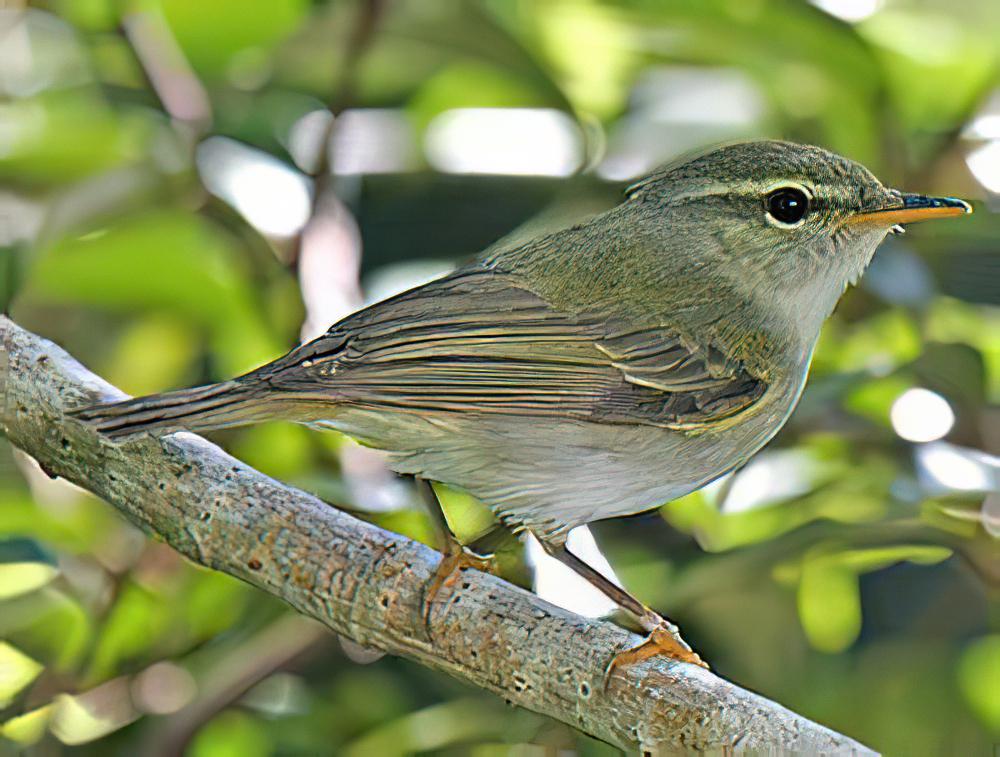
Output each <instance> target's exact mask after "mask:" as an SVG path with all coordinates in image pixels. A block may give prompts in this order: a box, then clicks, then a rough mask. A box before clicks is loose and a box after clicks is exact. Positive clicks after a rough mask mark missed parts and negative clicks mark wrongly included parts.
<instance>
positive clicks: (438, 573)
mask: <svg viewBox="0 0 1000 757" xmlns="http://www.w3.org/2000/svg"><path fill="white" fill-rule="evenodd" d="M469 568H473V569H475V570H479V571H482V572H483V573H492V572H493V570H494V566H493V556H492V555H477V554H476V553H475V552H473V551H472V550H471V549H469V548H467V547H463V546H462V545H461V544H459V543H458V542H455V541H453V542H451V543H450V545H449V549H447V550H445V552H444V555H443V556H442V558H441V562H439V563H438V566H437V569H436V570H435V571H434V576H433V577H432V578H431V580H430V583H429V584H428V585H427V590H426V592H425V593H424V621H425V622H427V621H429V620H430V615H431V608H432V607H433V606H434V600H435V599H436V597H437V595H438V594H439V593H440V591H441V590H442V589H450V588H452V587H454V585H455V584H456V583H457V581H458V579H459V578H461V576H462V573H463V572H464V571H466V570H468V569H469Z"/></svg>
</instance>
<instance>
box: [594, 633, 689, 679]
mask: <svg viewBox="0 0 1000 757" xmlns="http://www.w3.org/2000/svg"><path fill="white" fill-rule="evenodd" d="M661 655H662V656H664V657H668V658H670V659H671V660H677V661H678V662H689V663H691V664H692V665H698V666H700V667H703V668H705V669H706V670H708V669H709V667H708V663H706V662H705V661H704V660H703V659H701V657H700V656H699V655H698V653H697V652H695V651H694V650H693V649H691V646H690V645H689V644H688V643H687V642H686V641H684V639H682V638H681V634H680V630H679V629H678V628H677V626H675V625H674V624H673V623H671V622H670V621H668V620H666V619H664V618H660V623H659V625H657V626H656V627H655V628H653V630H652V631H650V634H649V636H647V637H646V640H645V641H644V642H642V644H640V645H639V646H637V647H632V648H631V649H626V650H625V651H623V652H619V653H618V654H617V655H615V656H614V658H613V659H612V660H611V662H610V663H609V664H608V667H607V670H605V672H604V687H605V688H607V686H608V683H609V682H610V681H611V676H612V675H613V674H614V672H615V670H617V669H618V668H624V667H628V666H630V665H635V664H636V663H639V662H642V661H643V660H648V659H649V658H650V657H659V656H661Z"/></svg>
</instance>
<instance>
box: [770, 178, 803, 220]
mask: <svg viewBox="0 0 1000 757" xmlns="http://www.w3.org/2000/svg"><path fill="white" fill-rule="evenodd" d="M808 212H809V195H808V194H806V192H805V191H804V190H802V189H799V188H798V187H779V188H778V189H775V190H774V191H772V192H770V193H769V194H768V195H767V214H768V215H769V216H770V217H771V218H772V219H773V220H775V221H777V223H778V225H779V226H795V225H797V224H798V223H799V222H800V221H802V219H803V218H805V217H806V213H808Z"/></svg>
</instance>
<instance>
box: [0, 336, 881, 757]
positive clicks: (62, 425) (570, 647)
mask: <svg viewBox="0 0 1000 757" xmlns="http://www.w3.org/2000/svg"><path fill="white" fill-rule="evenodd" d="M0 344H3V352H2V353H0V390H2V395H0V396H2V402H3V404H2V407H0V410H2V429H3V431H4V433H5V434H6V435H7V437H8V438H9V439H10V441H11V442H12V443H13V444H14V445H16V446H18V447H20V448H21V449H23V450H24V451H25V452H27V453H28V454H30V455H32V456H33V457H34V458H35V459H36V460H38V461H39V463H40V464H41V465H42V466H43V468H45V469H46V470H47V471H48V472H49V473H50V474H52V475H59V476H62V477H63V478H65V479H67V480H69V481H72V482H74V483H76V484H78V485H80V486H83V487H85V488H86V489H88V490H90V491H92V492H93V493H95V494H97V495H98V496H100V497H102V498H104V499H105V500H107V501H108V502H110V503H111V504H112V505H113V506H114V507H116V508H117V509H118V510H119V511H120V512H121V513H122V514H123V515H125V517H127V518H128V519H129V520H131V521H132V522H133V523H136V524H137V525H138V526H140V527H141V528H143V529H144V530H145V531H146V532H148V533H151V534H155V535H156V536H158V537H160V538H162V539H163V540H165V541H166V542H167V543H168V544H170V545H171V546H172V547H173V548H174V549H176V550H178V551H179V552H181V553H182V554H184V555H185V556H186V557H188V558H189V559H191V560H193V561H195V562H197V563H200V564H202V565H206V566H208V567H210V568H214V569H216V570H221V571H224V572H226V573H229V574H230V575H233V576H236V577H237V578H240V579H242V580H244V581H247V582H248V583H250V584H253V585H254V586H256V587H258V588H259V589H261V590H262V591H266V592H268V593H270V594H273V595H275V596H278V597H280V598H281V599H283V600H284V601H285V602H287V603H288V604H290V605H291V606H292V607H294V608H295V609H296V610H298V611H299V612H301V613H303V614H305V615H308V616H311V617H313V618H316V619H318V620H319V621H321V622H322V623H324V624H325V625H327V626H328V627H329V628H331V629H333V630H334V631H336V632H337V633H339V634H342V635H344V636H347V637H349V638H351V639H353V640H354V641H356V642H358V643H360V644H364V645H367V646H374V647H377V648H380V649H383V650H385V651H387V652H389V653H391V654H396V655H400V656H403V657H407V658H409V659H411V660H414V661H416V662H418V663H420V664H422V665H426V666H428V667H430V668H433V669H435V670H440V671H443V672H446V673H448V674H450V675H453V676H455V677H456V678H459V679H461V680H464V681H467V682H469V683H472V684H474V685H476V686H479V687H481V688H483V689H486V690H488V691H492V692H494V693H495V694H498V695H500V696H502V697H504V698H505V699H507V700H508V701H510V702H511V703H512V704H515V705H518V706H521V707H526V708H528V709H530V710H533V711H535V712H539V713H543V714H545V715H548V716H550V717H553V718H555V719H557V720H561V721H562V722H564V723H568V724H570V725H572V726H574V727H576V728H578V729H580V730H582V731H584V732H586V733H588V734H591V735H592V736H595V737H597V738H599V739H603V740H604V741H607V742H610V743H611V744H614V745H616V746H618V747H620V748H622V749H625V750H627V751H630V752H634V751H636V750H640V751H642V752H643V753H648V754H661V753H668V752H675V751H683V750H706V749H713V750H719V749H722V750H730V749H734V748H735V749H741V750H743V749H745V750H754V751H756V750H761V751H764V750H767V751H794V752H808V753H845V752H849V753H857V754H873V752H871V751H870V750H869V749H867V748H866V747H864V746H862V745H861V744H859V743H857V742H855V741H853V740H851V739H849V738H847V737H846V736H843V735H840V734H838V733H835V732H833V731H831V730H829V729H827V728H825V727H823V726H820V725H817V724H816V723H813V722H811V721H809V720H807V719H805V718H803V717H802V716H800V715H797V714H795V713H793V712H791V711H789V710H787V709H785V708H784V707H781V706H780V705H778V704H775V703H774V702H771V701H769V700H767V699H765V698H763V697H761V696H759V695H757V694H754V693H751V692H749V691H746V690H744V689H741V688H739V687H738V686H735V685H734V684H732V683H730V682H729V681H725V680H723V679H721V678H719V677H717V676H715V675H713V674H712V673H710V672H708V671H705V670H702V669H700V668H697V667H695V666H692V665H683V664H678V663H670V662H667V661H665V660H658V659H654V660H648V661H645V662H643V663H641V664H638V665H635V666H630V667H628V668H627V669H625V670H624V671H622V672H621V673H616V675H615V677H614V678H613V680H612V681H611V682H610V685H609V687H608V689H607V691H605V690H604V689H603V686H602V682H603V676H604V670H605V668H606V666H607V664H608V661H609V660H610V659H611V657H612V656H613V655H614V654H615V653H616V652H617V651H618V650H620V649H623V648H625V647H629V646H632V645H635V644H637V643H638V642H639V641H640V638H639V637H638V636H636V635H635V634H632V633H629V632H628V631H626V630H624V629H622V628H619V627H617V626H615V625H613V624H611V623H607V622H601V621H591V620H586V619H584V618H581V617H578V616H575V615H573V614H572V613H568V612H565V611H563V610H560V609H558V608H556V607H553V606H551V605H549V604H547V603H545V602H543V601H542V600H540V599H538V598H537V597H535V596H534V595H532V594H530V593H528V592H525V591H522V590H521V589H519V588H517V587H514V586H511V585H510V584H507V583H505V582H504V581H502V580H500V579H498V578H496V577H494V576H490V575H486V574H482V573H478V572H475V571H469V572H467V573H465V574H464V577H463V580H462V581H460V582H458V583H457V584H456V586H455V588H454V589H453V590H449V589H445V590H443V591H442V592H441V593H440V594H439V596H438V600H437V601H436V602H435V605H434V608H433V610H432V612H431V615H430V618H429V620H428V621H427V622H426V623H425V621H424V618H423V617H422V597H423V590H424V588H425V585H426V584H427V582H428V581H429V580H430V578H431V575H432V573H433V571H434V568H435V566H436V565H437V563H438V561H439V560H440V555H439V554H438V553H436V552H434V551H433V550H431V549H429V548H427V547H425V546H423V545H422V544H419V543H416V542H413V541H411V540H409V539H407V538H405V537H403V536H400V535H398V534H393V533H389V532H387V531H384V530H382V529H380V528H378V527H376V526H373V525H370V524H367V523H364V522H362V521H359V520H357V519H355V518H353V517H351V516H350V515H347V514H346V513H343V512H340V511H338V510H336V509H335V508H333V507H331V506H329V505H327V504H325V503H323V502H322V501H320V500H319V499H317V498H316V497H314V496H312V495H310V494H306V493H304V492H302V491H299V490H297V489H293V488H291V487H289V486H285V485H283V484H281V483H279V482H277V481H274V480H273V479H270V478H268V477H267V476H264V475H263V474H261V473H259V472H258V471H256V470H254V469H252V468H249V467H248V466H246V465H245V464H243V463H241V462H239V461H238V460H236V459H234V458H232V457H230V456H229V455H227V454H225V453H224V452H223V451H222V450H220V449H219V448H218V447H216V446H214V445H212V444H210V443H209V442H207V441H205V440H204V439H202V438H200V437H197V436H194V435H193V434H175V435H172V436H168V437H164V438H162V439H144V440H141V441H136V442H130V443H127V444H124V445H120V446H115V445H112V444H109V443H108V442H106V441H105V440H104V439H103V438H101V437H100V436H99V435H98V434H96V433H95V432H93V431H92V430H90V429H89V428H87V427H86V426H84V425H82V424H80V423H78V422H76V421H73V420H71V419H69V418H67V417H66V415H65V413H64V408H71V407H77V406H79V405H82V404H85V403H89V402H93V401H95V400H112V399H119V398H121V397H122V396H123V395H122V394H121V392H119V391H118V390H117V389H115V388H114V387H112V386H110V385H109V384H107V383H105V382H104V381H103V380H101V379H100V378H98V377H97V376H95V375H93V374H92V373H90V372H88V371H87V370H86V369H85V368H83V367H82V366H81V365H80V364H79V363H77V362H76V361H75V360H74V359H73V358H72V357H70V356H69V355H68V354H67V353H66V352H64V351H63V350H62V349H60V348H59V347H57V346H56V345H54V344H52V343H51V342H48V341H46V340H44V339H42V338H40V337H38V336H35V335H34V334H31V333H30V332H27V331H25V330H23V329H21V328H20V327H18V326H17V325H16V324H14V323H13V322H12V321H10V320H9V319H7V318H4V317H0Z"/></svg>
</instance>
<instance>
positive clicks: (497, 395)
mask: <svg viewBox="0 0 1000 757" xmlns="http://www.w3.org/2000/svg"><path fill="white" fill-rule="evenodd" d="M971 212H972V208H971V206H970V205H969V204H968V203H966V202H964V201H962V200H958V199H953V198H950V197H945V198H936V197H926V196H923V195H914V194H904V193H901V192H899V191H897V190H894V189H889V188H887V187H885V186H883V185H882V184H881V183H880V182H879V181H878V179H876V178H875V176H874V175H872V173H871V172H870V171H868V170H867V169H866V168H864V167H863V166H861V165H859V164H857V163H855V162H853V161H851V160H848V159H846V158H843V157H840V156H838V155H835V154H833V153H830V152H827V151H826V150H823V149H820V148H818V147H811V146H805V145H799V144H793V143H790V142H780V141H754V142H743V143H738V144H731V145H726V146H723V147H719V148H716V149H713V150H710V151H708V152H705V153H704V154H701V155H699V156H697V157H693V158H689V159H686V160H682V161H679V162H676V163H674V164H672V165H668V166H666V167H664V168H662V169H660V170H658V171H656V172H654V173H652V174H650V175H649V176H647V177H646V178H644V179H642V180H641V181H639V182H638V183H636V184H634V185H632V186H631V187H630V188H629V189H628V190H627V191H626V196H625V199H624V201H623V202H622V203H621V204H620V205H618V206H616V207H614V208H613V209H611V210H609V211H607V212H605V213H603V214H601V215H598V216H596V217H594V218H592V219H590V220H587V221H585V222H582V223H580V224H578V225H575V226H571V227H569V228H565V229H562V230H560V231H557V232H555V233H551V234H548V235H545V236H540V237H538V238H536V239H532V240H530V241H527V242H523V243H516V244H513V245H508V246H500V247H498V248H494V249H490V250H487V251H486V252H485V253H483V254H482V255H481V256H480V257H479V258H478V259H476V260H475V261H473V262H471V263H468V264H466V265H463V266H462V267H460V268H458V269H457V270H455V271H454V272H452V273H450V274H448V275H446V276H443V277H442V278H439V279H437V280H435V281H432V282H430V283H428V284H424V285H423V286H420V287H417V288H415V289H411V290H410V291H408V292H405V293H403V294H400V295H397V296H395V297H391V298H390V299H387V300H384V301H382V302H378V303H375V304H373V305H371V306H369V307H367V308H365V309H363V310H360V311H358V312H356V313H354V314H352V315H349V316H347V317H346V318H344V319H343V320H341V321H340V322H338V323H336V324H334V325H333V326H332V327H331V328H330V329H329V331H327V332H326V333H325V334H324V335H323V336H321V337H319V338H318V339H315V340H313V341H311V342H308V343H306V344H303V345H300V346H298V347H296V348H295V349H293V350H292V351H291V352H289V353H288V354H286V355H285V356H283V357H280V358H278V359H277V360H275V361H274V362H272V363H268V364H267V365H264V366H262V367H260V368H258V369H256V370H254V371H252V372H250V373H248V374H246V375H244V376H241V377H239V378H236V379H233V380H230V381H224V382H221V383H218V384H213V385H210V386H204V387H199V388H195V389H187V390H182V391H177V392H169V393H165V394H157V395H152V396H148V397H139V398H136V399H130V400H126V401H123V402H116V403H113V404H107V405H99V406H94V407H90V408H85V409H83V410H81V411H78V412H77V413H76V415H77V417H78V418H80V419H81V420H83V421H85V422H87V423H90V424H92V425H93V426H95V427H96V428H97V429H99V430H100V431H101V432H102V433H104V434H106V435H107V436H108V437H111V438H113V439H118V438H122V437H128V436H131V435H136V434H142V433H153V434H167V433H171V432H175V431H180V430H188V431H196V432H197V431H206V430H209V429H217V428H224V427H230V426H237V425H242V424H247V423H253V422H259V421H265V420H271V419H285V420H292V421H297V422H300V423H305V424H310V425H317V426H322V427H328V428H332V429H336V430H337V431H340V432H342V433H345V434H348V435H350V436H352V437H354V438H355V439H357V440H359V441H361V442H362V443H364V444H366V445H369V446H372V447H376V448H379V449H382V450H385V451H386V452H387V453H388V459H389V464H390V465H391V467H392V468H393V469H394V470H395V471H397V472H399V473H401V474H409V475H412V476H414V477H415V478H416V479H417V481H418V483H419V484H420V487H421V491H422V493H423V494H424V495H425V497H426V498H428V499H429V500H431V501H432V503H435V502H436V500H434V492H433V489H432V488H431V485H430V483H429V482H431V481H437V482H442V483H445V484H448V485H450V486H454V487H457V488H459V489H462V490H465V491H467V492H469V493H471V494H472V495H474V496H475V497H477V498H479V499H480V500H482V501H483V502H484V503H486V504H487V505H488V506H489V507H490V508H491V509H492V510H493V512H494V513H495V514H496V516H497V518H498V520H499V521H500V522H501V523H502V524H503V525H505V526H507V527H509V528H510V529H513V530H514V531H515V532H518V531H524V530H527V531H530V532H531V533H532V534H534V535H535V536H536V537H537V538H538V539H539V541H540V542H541V543H542V544H543V545H544V547H545V548H546V550H547V551H548V552H549V553H550V554H551V555H553V556H554V557H556V558H558V559H559V560H561V561H563V562H564V563H565V564H567V565H568V566H569V567H570V568H572V569H573V570H574V571H576V572H577V573H579V574H580V575H581V576H583V577H584V578H586V579H587V580H588V581H590V582H591V583H593V584H594V585H595V586H596V587H597V588H599V589H600V590H601V591H603V592H604V593H605V594H607V595H608V596H609V597H610V598H611V599H612V600H613V601H615V602H616V603H617V604H619V605H620V606H621V607H623V608H624V609H626V610H628V611H630V612H632V613H634V614H635V615H636V616H637V618H638V620H639V622H640V624H641V625H642V626H643V628H644V629H645V630H646V631H647V632H648V633H649V638H648V639H647V641H646V642H645V643H644V644H643V645H641V646H640V647H637V648H636V649H633V650H629V651H626V652H623V653H621V654H620V655H619V656H618V657H617V658H616V659H615V661H613V664H616V663H628V662H632V661H635V660H638V659H642V658H644V657H647V656H649V655H652V654H666V655H668V656H670V657H673V658H675V659H678V660H682V661H687V662H692V663H697V664H701V658H700V657H699V656H698V655H697V654H696V653H695V652H694V651H692V649H691V648H690V647H689V646H688V645H687V643H686V642H684V641H683V639H682V638H681V637H680V634H679V632H678V629H677V627H676V626H675V625H673V624H672V623H670V622H669V621H668V620H666V619H665V618H663V617H662V616H660V615H659V614H658V613H656V612H654V611H653V610H652V609H650V608H648V607H647V606H645V605H644V604H643V603H642V602H640V601H639V600H638V599H636V598H635V597H633V596H632V595H631V594H629V593H628V592H627V591H625V590H624V589H622V588H620V587H619V586H617V585H616V584H614V583H612V582H611V581H609V580H608V579H606V578H605V577H604V576H603V575H602V574H600V573H599V572H597V571H596V570H594V569H593V568H591V567H590V566H589V565H587V564H586V563H585V562H583V561H582V560H580V559H579V558H577V557H576V556H575V555H573V554H572V553H571V552H569V551H568V550H567V549H566V546H565V544H566V536H567V533H568V532H569V531H570V530H571V529H572V528H574V527H576V526H580V525H583V524H586V523H590V522H592V521H595V520H601V519H605V518H613V517H617V516H624V515H630V514H634V513H639V512H642V511H645V510H649V509H651V508H654V507H657V506H659V505H662V504H663V503H665V502H668V501H670V500H672V499H675V498H677V497H681V496H683V495H685V494H688V493H689V492H692V491H694V490H696V489H698V488H699V487H701V486H704V485H705V484H707V483H709V482H710V481H712V480H714V479H717V478H719V477H720V476H722V475H724V474H726V473H728V472H730V471H732V470H734V469H736V468H739V467H740V466H742V465H743V464H744V463H745V462H746V461H747V460H748V459H749V458H750V456H751V455H753V454H754V453H755V452H757V451H758V450H759V449H760V448H761V447H762V446H763V445H764V444H766V443H767V441H768V440H769V439H771V438H772V437H773V436H774V435H775V433H776V432H777V431H778V430H779V429H780V428H781V427H782V425H783V424H784V423H785V421H786V420H787V419H788V416H789V414H790V413H791V412H792V409H793V407H794V406H795V404H796V402H797V401H798V398H799V395H800V394H801V392H802V388H803V385H804V384H805V381H806V374H807V371H808V369H809V363H810V359H811V357H812V353H813V349H814V347H815V345H816V341H817V338H818V336H819V332H820V327H821V326H822V324H823V322H824V320H825V319H826V318H827V316H829V315H830V313H831V312H832V311H833V309H834V306H835V305H836V303H837V301H838V299H839V298H840V296H841V295H842V294H843V292H844V290H845V289H846V288H847V286H848V285H849V284H853V283H855V282H856V281H857V280H858V278H859V277H860V276H861V274H862V272H863V271H864V270H865V268H866V267H867V265H868V263H869V262H870V260H871V259H872V256H873V255H874V253H875V248H876V247H877V246H878V245H879V243H880V242H881V241H882V240H883V239H884V238H885V236H886V235H887V234H888V233H890V232H892V231H896V230H898V229H899V228H900V227H899V224H904V223H909V222H912V221H921V220H924V219H932V218H943V217H948V216H956V215H961V214H964V213H971ZM438 514H439V516H440V510H438ZM439 523H440V524H442V525H444V526H445V527H446V521H444V519H443V517H439ZM446 555H448V558H449V559H446V560H445V561H443V562H442V566H443V567H442V569H441V570H442V571H444V574H447V573H448V572H449V571H454V570H455V569H456V568H458V567H460V566H461V565H463V564H478V563H476V561H475V560H473V558H472V555H470V554H467V553H465V552H464V551H463V550H462V548H461V547H460V546H457V542H454V543H452V545H451V546H450V547H448V548H447V549H446Z"/></svg>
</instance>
